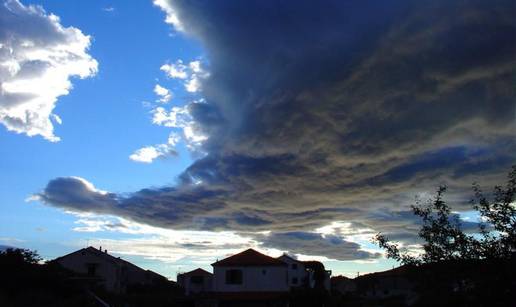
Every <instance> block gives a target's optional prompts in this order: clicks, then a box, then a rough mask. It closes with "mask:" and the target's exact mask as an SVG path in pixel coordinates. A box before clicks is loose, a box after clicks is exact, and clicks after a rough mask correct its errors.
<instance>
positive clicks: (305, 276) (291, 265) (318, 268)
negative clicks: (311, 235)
mask: <svg viewBox="0 0 516 307" xmlns="http://www.w3.org/2000/svg"><path fill="white" fill-rule="evenodd" d="M278 259H279V260H281V261H283V262H284V263H286V264H287V266H288V269H287V274H288V284H289V288H290V289H296V288H324V289H326V290H327V291H329V290H330V277H331V271H329V270H326V269H325V268H324V265H323V264H322V263H321V262H319V261H300V260H297V259H295V258H294V257H292V256H289V255H288V254H283V255H282V256H280V257H278Z"/></svg>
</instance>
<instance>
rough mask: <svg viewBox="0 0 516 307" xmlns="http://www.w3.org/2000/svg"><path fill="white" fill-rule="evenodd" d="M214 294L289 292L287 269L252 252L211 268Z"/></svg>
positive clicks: (269, 258)
mask: <svg viewBox="0 0 516 307" xmlns="http://www.w3.org/2000/svg"><path fill="white" fill-rule="evenodd" d="M212 266H213V273H214V274H213V291H214V292H218V293H229V292H288V291H289V282H288V272H287V269H288V265H287V264H286V263H285V262H283V261H281V260H279V259H276V258H273V257H269V256H267V255H264V254H262V253H259V252H257V251H255V250H253V249H248V250H245V251H243V252H241V253H239V254H236V255H233V256H230V257H228V258H225V259H223V260H220V261H217V262H215V263H213V264H212Z"/></svg>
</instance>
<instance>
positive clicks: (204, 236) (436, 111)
mask: <svg viewBox="0 0 516 307" xmlns="http://www.w3.org/2000/svg"><path fill="white" fill-rule="evenodd" d="M1 3H2V7H1V10H0V17H1V18H2V23H3V24H4V25H5V26H3V28H4V30H0V64H1V66H0V78H1V79H0V81H1V82H2V92H1V93H0V99H2V100H1V101H0V157H1V159H0V170H1V172H0V193H1V195H2V197H1V198H0V206H1V211H2V214H1V215H0V244H7V245H14V246H20V247H25V248H31V249H37V250H38V251H39V252H40V254H41V255H42V256H43V257H44V258H46V259H51V258H54V257H57V256H60V255H62V254H64V253H67V252H71V251H73V250H74V249H77V248H79V247H84V246H85V245H86V244H90V245H103V247H104V248H108V249H109V250H111V251H113V252H114V253H117V254H119V255H122V256H124V257H126V258H127V259H129V260H131V261H134V262H135V263H136V264H139V265H141V266H143V267H147V268H151V269H153V270H156V271H157V272H160V273H162V274H164V275H166V276H168V277H171V278H175V273H176V272H177V271H185V270H188V269H193V268H195V267H197V266H201V267H203V268H205V269H209V268H210V267H209V264H210V263H211V262H212V261H214V260H215V259H217V258H221V257H223V256H225V255H227V254H230V253H233V252H237V251H239V250H241V249H244V248H247V247H255V248H258V249H260V250H262V251H264V252H268V253H270V254H273V255H279V254H281V252H289V253H292V254H295V255H298V256H299V257H301V258H303V259H319V260H322V261H324V263H325V264H326V266H327V267H328V268H329V269H332V270H333V271H334V274H347V275H351V276H353V275H355V274H356V272H357V271H360V272H371V271H378V270H384V269H388V268H390V267H392V266H393V265H394V263H393V262H392V261H387V260H385V259H383V258H382V256H381V255H380V254H378V252H379V251H378V250H377V249H376V248H375V247H374V246H373V245H372V244H371V243H370V238H371V237H372V235H374V234H375V233H376V232H383V233H386V234H387V235H388V236H390V237H391V238H394V239H397V240H400V241H402V242H403V243H404V244H405V245H406V246H409V247H411V248H415V247H416V245H414V244H416V243H417V241H416V240H415V234H416V232H417V221H415V219H414V218H413V217H412V215H411V213H410V212H409V211H410V208H409V206H410V205H411V204H412V203H413V201H414V197H415V196H416V195H420V196H422V197H427V198H428V197H431V196H432V195H433V193H434V191H435V189H436V187H437V186H438V185H439V184H446V185H448V187H449V192H448V195H447V197H448V199H449V200H450V201H451V202H453V203H454V205H455V207H454V209H456V210H457V211H460V212H462V213H463V214H464V216H469V217H470V216H471V208H470V207H468V206H467V204H466V200H468V199H469V197H470V195H471V193H470V185H471V183H472V182H474V181H478V182H482V183H483V184H484V185H485V186H487V187H490V186H492V185H494V184H496V183H500V182H501V180H503V178H504V176H505V173H506V172H507V171H508V168H509V166H510V165H511V164H512V163H514V160H515V159H514V158H515V156H514V152H515V149H516V142H515V139H514V136H515V132H516V130H515V129H516V121H515V119H514V118H515V114H516V108H515V103H514V101H515V99H514V98H515V93H514V87H513V86H512V82H513V81H511V80H513V79H514V71H515V69H516V68H515V66H514V63H516V62H515V61H514V57H515V54H516V53H515V45H516V44H515V41H514V37H515V36H514V33H516V30H515V29H516V25H515V22H514V21H512V18H510V16H511V13H513V12H514V5H512V6H511V4H510V1H503V0H500V1H495V2H494V3H493V4H492V5H491V6H489V10H487V8H488V7H486V4H484V3H482V2H481V1H479V2H472V3H448V2H447V1H436V2H435V3H434V4H431V3H426V2H425V3H419V4H414V3H411V1H399V2H398V3H396V4H395V5H388V4H386V3H382V2H381V1H373V2H372V5H368V4H358V3H355V4H352V3H344V2H339V1H336V2H329V3H328V4H327V5H315V4H313V3H310V2H304V1H300V2H299V3H296V4H292V3H290V4H289V3H282V2H274V1H271V2H268V1H261V2H260V1H251V2H249V3H245V4H244V3H240V2H239V1H222V2H218V3H216V2H211V1H200V2H199V3H197V4H196V5H193V4H192V3H191V2H183V1H174V0H170V1H169V0H156V1H150V0H149V1H131V2H128V1H56V0H53V1H22V2H18V1H2V2H1ZM38 6H39V7H40V8H37V7H38ZM43 10H44V11H43ZM422 12H424V14H422ZM451 12H457V14H456V15H454V14H452V13H451ZM487 12H491V13H489V14H488V13H487ZM52 14H53V15H56V16H59V20H57V19H55V18H54V17H52ZM468 16H477V17H478V18H477V19H475V18H469V17H468ZM480 30H481V31H480ZM2 31H3V32H2ZM482 31H485V33H487V34H486V35H481V33H484V32H482ZM88 36H89V37H88ZM56 46H57V47H56ZM493 46H495V48H493ZM63 50H65V52H63ZM48 54H50V56H47V55H48ZM78 76H82V78H79V77H78ZM68 81H70V82H71V83H70V84H71V86H69V85H68V83H67V82H68ZM17 82H18V83H17ZM24 82H26V83H24ZM17 84H22V86H21V87H20V86H18V85H17ZM27 84H28V85H27ZM20 88H21V89H20ZM54 90H55V91H57V92H53V91H54ZM56 93H58V94H56ZM20 114H21V115H20ZM27 114H28V115H27ZM56 115H57V116H58V117H56ZM49 120H50V121H49ZM60 120H62V123H61V124H59V123H58V121H60ZM58 138H59V140H58Z"/></svg>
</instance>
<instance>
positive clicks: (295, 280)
mask: <svg viewBox="0 0 516 307" xmlns="http://www.w3.org/2000/svg"><path fill="white" fill-rule="evenodd" d="M292 284H293V285H297V277H292Z"/></svg>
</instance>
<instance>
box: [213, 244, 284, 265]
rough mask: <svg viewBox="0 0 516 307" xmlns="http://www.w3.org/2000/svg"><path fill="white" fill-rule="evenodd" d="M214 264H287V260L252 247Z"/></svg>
mask: <svg viewBox="0 0 516 307" xmlns="http://www.w3.org/2000/svg"><path fill="white" fill-rule="evenodd" d="M211 265H212V266H286V264H285V262H283V261H281V260H279V259H276V258H273V257H269V256H267V255H264V254H262V253H260V252H257V251H255V250H254V249H252V248H250V249H247V250H245V251H243V252H241V253H238V254H236V255H233V256H230V257H228V258H225V259H222V260H219V261H217V262H215V263H212V264H211Z"/></svg>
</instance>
